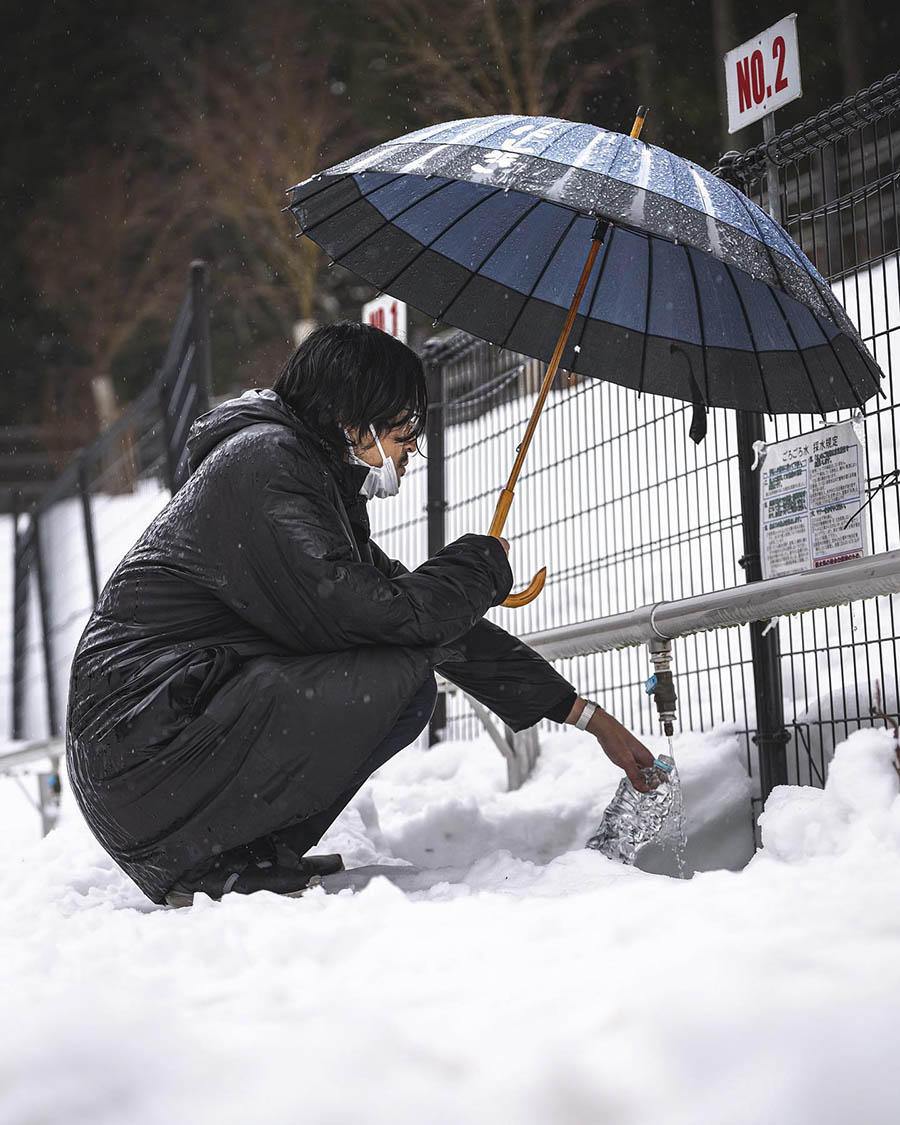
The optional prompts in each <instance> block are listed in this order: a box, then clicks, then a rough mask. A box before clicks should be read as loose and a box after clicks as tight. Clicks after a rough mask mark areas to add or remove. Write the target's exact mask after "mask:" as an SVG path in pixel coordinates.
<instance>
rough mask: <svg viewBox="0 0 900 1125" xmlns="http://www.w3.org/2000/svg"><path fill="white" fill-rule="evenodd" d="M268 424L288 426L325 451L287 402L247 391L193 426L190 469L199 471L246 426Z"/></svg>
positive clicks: (268, 393)
mask: <svg viewBox="0 0 900 1125" xmlns="http://www.w3.org/2000/svg"><path fill="white" fill-rule="evenodd" d="M260 422H267V423H269V424H275V425H278V426H287V427H288V428H289V429H291V430H294V431H295V432H296V433H298V434H300V435H301V436H302V437H304V438H305V439H306V440H307V441H313V442H315V443H316V444H317V445H319V446H320V448H322V449H323V451H325V446H324V444H323V443H322V442H321V441H320V440H319V439H318V438H317V437H316V436H315V434H314V433H313V432H312V430H311V429H310V428H309V426H307V425H306V424H305V423H304V422H303V421H302V420H301V418H300V417H299V416H298V415H297V414H295V413H294V412H293V410H291V409H290V407H289V406H288V405H287V404H286V403H285V402H284V400H283V399H282V398H281V397H280V396H279V395H277V394H276V393H275V392H274V391H271V390H253V391H245V392H244V393H243V394H242V395H241V396H240V398H231V399H228V401H227V402H223V403H220V404H219V406H215V407H213V409H212V410H209V411H207V413H206V414H201V416H200V417H199V418H198V419H197V420H196V422H194V424H193V426H191V429H190V433H189V434H188V439H187V450H188V466H189V468H190V470H191V472H192V473H193V472H196V470H197V469H198V468H199V466H200V464H201V463H202V462H203V461H204V460H205V459H206V457H208V456H209V454H210V453H211V452H212V451H213V450H214V449H215V448H216V446H217V445H219V444H221V442H223V441H225V439H226V438H229V437H232V436H233V435H234V434H236V433H238V432H239V431H240V430H243V429H246V428H247V426H257V425H259V423H260Z"/></svg>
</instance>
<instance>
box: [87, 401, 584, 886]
mask: <svg viewBox="0 0 900 1125" xmlns="http://www.w3.org/2000/svg"><path fill="white" fill-rule="evenodd" d="M189 451H190V464H191V469H192V473H191V476H190V477H189V479H188V481H187V482H186V484H185V485H184V486H183V487H182V489H181V490H180V491H179V492H178V493H177V494H176V495H175V496H173V498H172V499H171V500H170V501H169V503H168V504H167V505H166V507H165V508H164V509H163V511H162V512H161V513H160V514H159V516H157V518H156V519H155V520H154V521H153V523H152V524H151V525H150V527H149V528H148V529H147V530H146V531H145V532H144V534H143V535H142V536H141V538H140V539H139V540H138V542H137V543H136V544H135V545H134V547H132V549H131V550H130V551H129V552H128V553H127V555H126V556H125V558H124V559H123V560H122V562H121V563H120V564H119V566H118V567H117V569H116V571H115V573H114V574H113V575H112V577H111V578H110V580H109V582H108V583H107V585H106V587H105V589H104V590H103V593H102V594H101V597H100V600H99V602H98V604H97V608H96V610H95V611H94V613H93V614H92V616H91V618H90V620H89V622H88V624H87V627H86V629H85V631H84V634H83V636H82V638H81V641H80V642H79V645H78V649H77V651H76V653H75V657H74V661H73V665H72V674H71V683H70V689H69V701H68V717H67V725H66V741H67V753H68V767H69V774H70V778H71V782H72V786H73V789H74V792H75V794H76V797H77V799H78V802H79V804H80V806H81V809H82V811H83V812H84V815H85V817H86V818H87V821H88V824H89V825H90V827H91V829H92V830H93V832H94V833H95V835H96V836H97V838H98V839H99V841H100V843H101V844H102V845H103V847H104V848H105V849H106V850H107V851H108V852H109V854H110V855H111V856H112V857H113V858H114V859H115V860H116V862H117V863H118V864H119V865H120V866H121V867H122V868H123V869H124V870H125V871H126V872H127V874H128V875H129V876H131V878H132V879H133V880H134V881H135V882H136V883H137V884H138V886H139V887H140V888H141V889H142V890H143V891H144V892H145V894H147V895H148V896H149V898H151V899H152V900H153V901H154V902H161V901H163V899H164V896H165V892H166V891H167V890H168V889H169V887H170V886H171V885H172V883H173V882H174V881H175V880H176V879H177V878H178V877H179V876H180V875H181V874H183V873H184V872H185V871H187V870H189V869H190V868H192V867H194V866H195V865H196V864H198V863H200V862H202V861H203V860H205V859H207V858H209V857H210V856H212V855H216V854H218V853H219V852H220V851H222V850H227V849H229V848H232V847H235V846H237V845H240V844H244V843H247V842H249V841H250V840H253V839H256V838H258V837H260V836H262V835H265V834H267V833H269V832H273V831H276V830H278V829H283V828H286V827H289V826H290V825H292V824H295V823H297V822H298V821H300V820H302V819H305V818H306V817H309V816H311V815H313V814H314V813H316V812H318V811H320V810H322V809H324V808H327V807H329V806H330V805H331V804H332V803H333V802H334V801H335V800H336V799H337V798H338V796H339V795H340V794H341V793H342V792H343V791H344V789H345V787H346V782H347V778H348V777H350V776H351V774H352V773H353V772H354V770H355V769H356V767H357V766H358V765H359V764H360V763H361V762H363V761H364V760H365V759H366V758H367V757H368V755H369V754H370V753H371V751H372V749H373V748H374V747H375V746H376V745H377V744H378V743H379V742H380V741H381V740H382V738H384V736H385V735H386V734H387V733H388V732H389V731H390V730H391V728H392V727H393V726H394V724H395V722H396V720H397V718H398V716H399V715H400V713H401V712H402V711H403V709H404V708H405V706H406V704H407V702H408V701H409V699H410V698H411V697H412V695H413V694H414V693H415V691H416V690H417V689H418V687H420V686H421V684H422V683H423V682H424V680H425V678H426V676H428V675H429V674H430V671H431V669H432V668H433V667H435V666H437V667H439V669H440V671H441V672H442V673H443V674H444V675H445V676H446V677H447V678H448V679H449V680H451V681H453V682H454V683H456V684H458V685H459V686H460V687H462V688H463V689H464V690H465V691H468V692H470V693H471V694H472V695H473V696H474V697H475V698H477V699H479V700H480V701H481V702H482V703H484V704H485V705H486V706H487V707H489V708H490V709H491V710H492V711H493V712H494V713H495V714H496V715H498V716H499V717H500V718H501V719H503V721H504V722H506V723H507V724H508V725H509V726H511V727H512V728H513V729H514V730H522V729H524V728H525V727H528V726H531V725H532V724H533V723H535V722H536V721H537V720H538V719H540V718H541V717H542V716H544V715H545V714H547V713H548V711H552V710H554V709H556V710H559V708H560V706H562V708H563V709H565V707H566V701H567V700H570V699H572V698H573V695H574V689H573V688H572V685H571V684H569V683H568V682H567V681H566V680H564V679H563V678H562V677H561V676H560V675H558V674H557V672H555V671H554V669H553V668H552V667H551V666H550V665H549V664H548V663H547V662H546V661H545V660H544V659H543V658H542V657H541V656H539V655H538V654H537V653H536V652H534V651H533V650H532V649H530V648H528V647H527V646H526V645H524V644H522V642H521V641H519V640H517V639H516V638H514V637H512V636H510V635H509V634H508V633H506V632H505V631H504V630H502V629H500V628H498V627H497V626H496V625H493V624H491V623H490V622H487V621H484V620H482V618H483V615H484V614H485V612H486V611H487V610H488V609H489V608H490V607H491V606H494V605H498V604H499V603H500V602H501V601H503V599H504V598H505V597H506V595H507V594H508V592H509V589H510V586H511V584H512V574H511V571H510V568H509V563H508V562H507V559H506V556H505V554H504V552H503V548H502V547H501V545H500V544H499V543H498V542H497V540H496V539H492V538H491V537H489V536H486V535H464V536H462V537H461V538H460V539H457V540H456V541H455V542H454V543H451V544H449V545H448V546H446V547H444V548H443V549H442V550H441V551H439V552H438V553H437V554H436V555H434V556H433V557H432V558H430V559H428V560H427V561H426V562H425V563H423V564H422V565H421V566H420V567H418V568H417V569H416V570H415V571H412V572H408V571H407V570H406V569H405V568H404V567H403V566H402V565H401V564H400V563H398V562H394V561H392V560H390V559H389V558H387V556H386V555H385V554H384V553H383V552H382V551H381V550H380V549H379V548H378V547H377V546H376V544H375V543H373V542H372V541H371V540H370V538H369V524H368V518H367V515H366V502H365V500H364V499H363V498H362V497H361V496H360V495H359V488H360V485H361V483H362V480H363V479H364V477H365V474H366V470H365V469H363V468H361V467H359V466H354V465H350V464H349V463H341V462H339V461H337V460H336V459H335V458H334V457H333V456H332V455H330V454H329V453H328V452H327V450H326V449H325V448H324V446H323V445H322V444H321V443H320V442H319V441H318V439H317V438H316V437H315V436H314V435H313V434H312V432H311V431H310V430H309V429H308V428H307V427H306V425H305V424H304V423H303V421H302V420H301V419H300V418H298V417H297V416H296V415H295V414H294V413H293V412H292V411H291V410H289V409H288V408H287V406H286V405H285V404H284V403H283V402H282V401H281V399H280V398H279V397H278V396H277V395H275V393H274V392H272V391H251V392H248V393H247V394H245V395H243V396H242V397H241V398H239V399H234V400H232V401H230V402H226V403H224V404H222V405H221V406H219V407H217V408H216V409H214V410H212V411H210V412H209V413H208V414H206V415H204V416H203V417H202V418H200V419H198V421H197V422H196V424H195V425H194V427H193V430H192V431H191V437H190V441H189Z"/></svg>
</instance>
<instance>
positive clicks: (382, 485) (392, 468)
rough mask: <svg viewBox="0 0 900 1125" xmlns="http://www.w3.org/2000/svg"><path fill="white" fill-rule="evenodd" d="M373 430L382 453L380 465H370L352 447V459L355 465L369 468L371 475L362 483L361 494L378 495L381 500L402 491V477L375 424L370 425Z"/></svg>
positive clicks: (370, 496)
mask: <svg viewBox="0 0 900 1125" xmlns="http://www.w3.org/2000/svg"><path fill="white" fill-rule="evenodd" d="M369 429H370V430H371V431H372V437H373V438H375V444H376V445H377V446H378V452H379V453H380V454H381V464H380V465H370V464H368V462H366V461H363V460H362V458H360V457H357V456H356V454H355V453H354V452H353V449H352V448H351V449H350V461H351V463H352V464H354V465H362V466H363V468H364V469H368V470H369V475H368V476H367V477H366V479H365V480H364V481H363V483H362V488H360V490H359V491H360V495H362V496H365V498H366V499H367V500H371V499H372V497H373V496H374V497H377V498H378V499H379V500H382V499H384V497H385V496H396V495H397V493H398V492H399V491H400V478H399V476H397V466H396V465H395V464H394V461H393V458H391V457H388V455H387V454H386V453H385V451H384V447H383V446H382V444H381V442H380V441H379V440H378V434H377V433H376V432H375V427H374V426H369ZM344 433H345V434H347V440H348V441H351V440H352V439H351V437H350V435H349V434H348V433H347V431H346V430H344Z"/></svg>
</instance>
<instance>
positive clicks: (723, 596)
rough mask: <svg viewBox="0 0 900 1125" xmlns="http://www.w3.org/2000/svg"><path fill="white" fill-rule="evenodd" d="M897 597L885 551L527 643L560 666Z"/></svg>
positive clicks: (899, 580)
mask: <svg viewBox="0 0 900 1125" xmlns="http://www.w3.org/2000/svg"><path fill="white" fill-rule="evenodd" d="M898 593H900V550H897V551H886V552H884V553H883V554H880V555H873V556H871V557H869V558H863V559H851V560H850V561H849V562H845V563H837V564H836V565H834V566H829V567H823V568H822V569H820V570H812V571H804V572H803V573H802V574H789V575H786V576H785V577H783V578H769V579H766V580H765V581H762V582H751V583H748V584H747V585H746V586H732V587H730V588H729V589H727V590H716V591H714V592H713V593H710V594H700V595H698V596H697V597H693V598H681V599H679V600H678V601H673V602H657V603H656V604H655V605H645V606H641V608H640V609H633V610H630V611H629V612H628V613H617V614H614V615H613V616H611V617H598V618H595V619H594V620H592V621H583V622H579V623H577V624H574V625H563V626H561V627H559V628H556V629H544V630H541V631H540V632H538V633H530V634H528V635H526V636H524V637H523V638H522V640H524V641H525V643H526V644H528V645H530V646H531V647H532V648H533V649H536V650H537V651H538V652H539V653H540V654H541V655H542V656H543V657H545V658H546V659H547V660H559V659H561V658H563V657H571V656H587V655H589V654H591V653H594V652H610V651H611V650H613V649H617V648H626V647H627V646H628V645H641V644H647V643H648V642H650V641H652V640H659V639H662V640H666V639H672V638H674V637H685V636H688V635H689V634H691V633H702V632H705V631H706V630H709V629H721V628H728V627H730V626H733V625H747V624H749V623H750V622H751V621H769V620H771V619H772V618H773V617H783V616H786V615H788V614H792V613H805V612H807V611H808V610H811V609H823V608H824V607H825V606H830V605H840V604H842V603H844V602H852V601H861V600H862V599H864V598H876V597H882V596H883V595H886V594H898Z"/></svg>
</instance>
